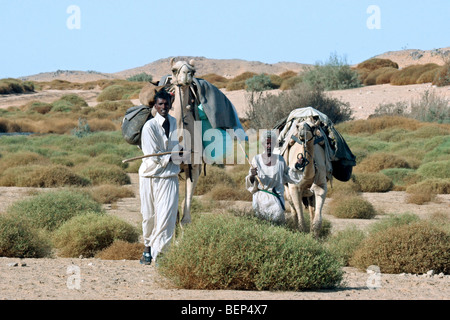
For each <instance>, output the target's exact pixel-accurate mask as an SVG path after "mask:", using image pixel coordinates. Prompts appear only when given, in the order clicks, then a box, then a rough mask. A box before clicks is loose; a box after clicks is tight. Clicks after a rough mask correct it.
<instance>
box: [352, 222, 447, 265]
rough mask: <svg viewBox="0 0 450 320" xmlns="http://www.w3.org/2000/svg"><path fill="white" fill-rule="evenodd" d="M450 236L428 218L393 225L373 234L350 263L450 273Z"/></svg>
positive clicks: (356, 252)
mask: <svg viewBox="0 0 450 320" xmlns="http://www.w3.org/2000/svg"><path fill="white" fill-rule="evenodd" d="M449 261H450V235H449V234H448V233H446V232H444V231H442V230H440V229H439V228H437V227H434V226H433V225H432V224H430V223H429V222H427V221H419V222H416V223H410V224H406V225H401V226H398V227H391V228H387V229H385V230H382V231H379V232H374V233H372V234H370V235H369V236H368V237H367V238H366V239H365V240H364V241H363V242H362V243H361V245H360V247H359V248H358V249H357V250H356V251H355V253H354V255H353V257H352V258H351V259H350V265H351V266H354V267H357V268H359V269H361V270H365V269H366V268H367V267H368V266H370V265H376V266H378V267H379V268H380V270H381V272H382V273H402V272H405V273H426V272H427V271H429V270H434V271H435V272H436V273H440V272H443V273H446V274H448V273H449V272H450V263H449Z"/></svg>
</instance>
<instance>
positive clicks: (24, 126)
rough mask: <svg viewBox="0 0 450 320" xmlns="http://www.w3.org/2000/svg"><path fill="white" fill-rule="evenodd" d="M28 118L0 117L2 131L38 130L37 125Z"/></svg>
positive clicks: (0, 130)
mask: <svg viewBox="0 0 450 320" xmlns="http://www.w3.org/2000/svg"><path fill="white" fill-rule="evenodd" d="M30 122H31V121H30V120H27V119H5V118H0V132H37V131H36V126H35V125H34V124H33V123H30Z"/></svg>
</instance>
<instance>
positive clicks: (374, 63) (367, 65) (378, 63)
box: [356, 58, 398, 71]
mask: <svg viewBox="0 0 450 320" xmlns="http://www.w3.org/2000/svg"><path fill="white" fill-rule="evenodd" d="M387 67H389V68H395V69H398V64H397V63H396V62H394V61H392V60H389V59H380V58H371V59H368V60H366V61H363V62H361V63H360V64H358V66H357V67H356V68H357V69H363V70H364V69H365V70H369V71H373V70H376V69H380V68H387Z"/></svg>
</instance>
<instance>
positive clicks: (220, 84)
mask: <svg viewBox="0 0 450 320" xmlns="http://www.w3.org/2000/svg"><path fill="white" fill-rule="evenodd" d="M199 78H201V79H204V80H206V81H208V82H209V83H211V84H213V85H214V86H216V87H217V88H219V89H221V88H226V87H227V84H228V82H229V80H228V79H227V78H225V77H222V76H219V75H218V74H215V73H208V74H205V75H203V76H200V77H199Z"/></svg>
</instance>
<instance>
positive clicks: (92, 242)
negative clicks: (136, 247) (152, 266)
mask: <svg viewBox="0 0 450 320" xmlns="http://www.w3.org/2000/svg"><path fill="white" fill-rule="evenodd" d="M138 238H139V234H138V232H137V229H136V228H135V227H133V226H132V225H130V224H129V223H127V222H125V221H123V220H121V219H119V218H117V217H115V216H111V215H106V214H98V213H85V214H82V215H78V216H75V217H73V218H72V219H70V220H69V221H67V222H66V223H64V224H63V225H62V226H61V227H59V228H58V229H57V230H56V231H55V232H54V236H53V242H54V245H55V248H56V249H58V255H59V256H61V257H79V256H80V255H82V256H83V257H93V256H95V255H96V254H97V253H98V252H99V251H101V250H103V249H105V248H107V247H109V246H110V245H111V244H112V243H114V241H117V240H123V241H127V242H137V241H138Z"/></svg>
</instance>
